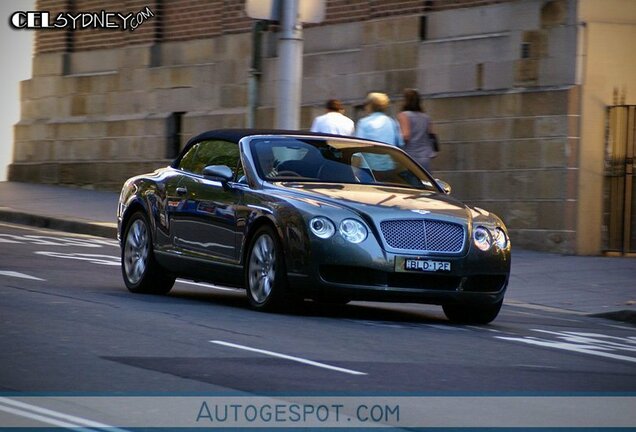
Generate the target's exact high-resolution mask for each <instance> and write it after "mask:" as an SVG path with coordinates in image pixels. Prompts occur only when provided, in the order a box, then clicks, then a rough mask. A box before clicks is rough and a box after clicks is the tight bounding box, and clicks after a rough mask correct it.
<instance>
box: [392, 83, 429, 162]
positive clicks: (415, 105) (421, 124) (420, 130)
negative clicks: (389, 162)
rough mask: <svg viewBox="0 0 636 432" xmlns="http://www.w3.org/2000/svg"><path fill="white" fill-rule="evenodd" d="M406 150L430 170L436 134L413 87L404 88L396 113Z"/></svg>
mask: <svg viewBox="0 0 636 432" xmlns="http://www.w3.org/2000/svg"><path fill="white" fill-rule="evenodd" d="M397 119H398V122H399V123H400V129H401V130H402V137H403V138H404V142H405V143H406V146H405V147H404V151H406V152H407V153H408V154H409V155H410V156H411V157H412V158H413V159H415V161H416V162H417V163H419V164H420V165H421V166H422V167H423V168H424V169H426V170H427V171H430V164H431V159H433V158H434V157H436V156H437V152H438V151H439V148H438V147H437V136H436V135H435V134H434V133H433V128H432V122H431V117H430V116H429V115H428V114H426V112H424V109H423V108H422V103H421V101H420V94H419V93H418V91H417V90H415V89H405V90H404V104H403V106H402V111H401V112H400V113H399V114H398V115H397Z"/></svg>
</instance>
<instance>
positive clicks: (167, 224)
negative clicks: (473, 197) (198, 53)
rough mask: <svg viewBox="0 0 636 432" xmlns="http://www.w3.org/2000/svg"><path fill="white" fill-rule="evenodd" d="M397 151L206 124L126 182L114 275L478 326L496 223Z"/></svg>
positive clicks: (496, 241) (165, 287)
mask: <svg viewBox="0 0 636 432" xmlns="http://www.w3.org/2000/svg"><path fill="white" fill-rule="evenodd" d="M449 193H450V187H449V186H448V185H447V184H445V183H443V182H441V181H439V180H435V179H434V178H432V177H431V175H430V174H429V173H428V172H426V171H425V170H424V169H422V168H421V167H420V166H419V165H418V164H417V163H415V162H414V161H413V160H412V159H411V158H409V156H408V155H407V154H406V153H404V152H403V151H402V150H400V149H397V148H395V147H392V146H387V145H383V144H379V143H376V142H371V141H366V140H361V139H355V138H347V137H340V136H330V135H322V134H312V133H304V132H298V131H295V132H292V131H259V130H231V129H225V130H216V131H209V132H204V133H202V134H200V135H198V136H196V137H194V138H192V139H191V140H190V141H189V142H188V143H187V145H186V146H185V147H184V149H183V151H182V152H181V154H180V155H179V156H178V157H177V158H176V160H175V161H174V162H173V163H172V164H171V165H170V166H168V167H165V168H162V169H158V170H157V171H155V172H153V173H149V174H143V175H140V176H136V177H133V178H131V179H129V180H127V181H126V183H125V184H124V186H123V189H122V191H121V196H120V200H119V206H118V215H117V216H118V226H119V239H120V243H121V251H122V252H121V253H122V274H123V277H124V282H125V283H126V286H127V287H128V289H129V290H130V291H132V292H142V293H156V294H164V293H167V292H168V291H169V290H170V289H171V288H172V286H173V284H174V281H175V278H176V277H183V278H188V279H192V280H196V281H208V282H213V283H217V284H224V285H227V286H233V287H244V288H245V289H246V292H247V298H248V301H249V304H250V305H251V306H252V307H253V308H256V309H263V310H271V309H275V308H281V307H283V306H286V307H289V306H290V305H291V304H293V302H294V301H299V300H302V299H306V298H310V299H314V300H316V301H324V302H332V303H346V302H348V301H351V300H372V301H391V302H417V303H430V304H438V305H441V306H442V307H443V309H444V313H445V314H446V316H447V317H448V318H449V319H450V320H452V321H456V322H472V323H488V322H490V321H492V320H494V319H495V318H496V317H497V314H498V313H499V310H500V308H501V305H502V302H503V298H504V294H505V291H506V287H507V285H508V278H509V275H510V241H509V237H508V232H507V230H506V227H505V225H504V223H503V222H502V221H501V219H499V218H498V217H497V216H495V215H494V214H492V213H489V212H487V211H485V210H482V209H480V208H471V207H469V206H466V205H464V204H463V203H461V202H459V201H457V200H455V199H453V198H451V197H450V195H449Z"/></svg>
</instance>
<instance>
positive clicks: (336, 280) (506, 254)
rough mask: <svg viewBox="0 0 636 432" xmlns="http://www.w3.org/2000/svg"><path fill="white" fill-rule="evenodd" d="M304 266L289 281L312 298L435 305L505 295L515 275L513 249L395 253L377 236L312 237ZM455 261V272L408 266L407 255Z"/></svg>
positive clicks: (452, 264)
mask: <svg viewBox="0 0 636 432" xmlns="http://www.w3.org/2000/svg"><path fill="white" fill-rule="evenodd" d="M311 250H312V253H311V255H310V257H309V259H308V260H307V262H306V265H305V266H303V267H304V268H303V270H304V271H290V272H289V281H290V284H291V286H292V288H293V289H298V290H301V291H302V292H303V294H305V295H307V296H309V297H321V296H337V297H343V298H347V299H349V300H372V301H396V302H414V303H429V304H448V303H482V304H493V303H497V302H499V301H500V300H502V299H503V297H504V295H505V291H506V288H507V286H508V279H509V275H510V248H507V249H505V250H500V249H491V250H490V251H488V252H483V251H480V250H478V249H476V248H472V247H471V245H468V247H467V248H466V250H464V251H463V252H462V253H461V254H454V255H443V254H437V255H435V254H430V255H416V254H408V253H407V254H403V253H390V252H386V251H385V250H384V249H382V248H381V247H380V246H379V245H378V244H377V242H375V241H373V238H370V239H368V241H365V242H363V243H362V244H360V245H352V244H350V243H348V242H345V241H344V240H343V239H341V238H337V237H336V238H333V239H329V240H326V241H325V240H314V241H312V248H311ZM408 258H421V259H424V260H432V261H438V262H440V261H441V262H448V263H450V271H435V272H428V271H407V270H405V268H404V260H405V259H408Z"/></svg>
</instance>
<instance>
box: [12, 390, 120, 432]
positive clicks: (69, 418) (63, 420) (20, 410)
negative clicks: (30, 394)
mask: <svg viewBox="0 0 636 432" xmlns="http://www.w3.org/2000/svg"><path fill="white" fill-rule="evenodd" d="M0 411H4V412H8V413H11V414H15V415H17V416H21V417H26V418H30V419H32V420H37V421H40V422H42V423H46V424H50V425H54V426H58V427H63V428H73V429H74V430H84V431H88V430H91V429H85V428H82V426H85V427H89V428H98V429H108V430H109V431H113V432H123V431H124V430H123V429H119V428H115V427H113V426H109V425H107V424H103V423H98V422H95V421H92V420H87V419H85V418H81V417H76V416H73V415H69V414H64V413H61V412H58V411H53V410H50V409H47V408H41V407H39V406H36V405H31V404H28V403H24V402H19V401H16V400H13V399H9V398H5V397H0ZM70 422H72V423H70Z"/></svg>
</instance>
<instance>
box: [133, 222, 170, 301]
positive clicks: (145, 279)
mask: <svg viewBox="0 0 636 432" xmlns="http://www.w3.org/2000/svg"><path fill="white" fill-rule="evenodd" d="M121 272H122V276H123V277H124V283H125V284H126V287H127V288H128V290H129V291H130V292H134V293H144V294H167V293H168V292H169V291H170V290H171V289H172V286H173V285H174V281H175V277H174V276H172V275H170V274H169V273H168V272H166V271H165V270H164V269H163V267H161V266H160V265H159V263H157V261H156V260H155V255H154V251H153V246H152V235H151V232H150V224H149V223H148V219H147V218H146V215H145V214H144V213H143V212H141V211H138V212H136V213H134V214H133V215H132V216H131V218H130V219H129V221H128V224H127V225H126V230H125V231H124V237H123V243H122V248H121Z"/></svg>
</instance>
